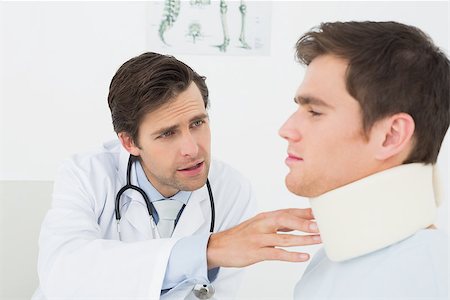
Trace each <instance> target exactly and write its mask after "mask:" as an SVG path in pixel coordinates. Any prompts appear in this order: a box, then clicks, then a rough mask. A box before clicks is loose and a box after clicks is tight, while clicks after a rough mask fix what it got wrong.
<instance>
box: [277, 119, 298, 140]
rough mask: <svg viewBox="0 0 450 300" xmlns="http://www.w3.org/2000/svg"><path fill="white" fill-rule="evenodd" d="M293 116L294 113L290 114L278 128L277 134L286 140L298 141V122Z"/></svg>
mask: <svg viewBox="0 0 450 300" xmlns="http://www.w3.org/2000/svg"><path fill="white" fill-rule="evenodd" d="M295 116H296V114H295V113H294V114H292V115H291V116H290V117H289V118H288V119H287V120H286V122H284V124H283V126H281V128H280V129H279V130H278V134H279V135H280V136H281V137H282V138H283V139H285V140H287V141H288V142H298V141H299V140H300V139H301V134H300V130H299V122H298V120H297V119H296V117H295Z"/></svg>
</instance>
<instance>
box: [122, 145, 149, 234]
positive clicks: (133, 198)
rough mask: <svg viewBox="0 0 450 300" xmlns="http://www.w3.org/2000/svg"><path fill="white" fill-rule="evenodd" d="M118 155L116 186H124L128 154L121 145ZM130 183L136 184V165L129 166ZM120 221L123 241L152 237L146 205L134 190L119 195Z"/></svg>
mask: <svg viewBox="0 0 450 300" xmlns="http://www.w3.org/2000/svg"><path fill="white" fill-rule="evenodd" d="M120 147H121V151H120V155H119V167H118V172H119V174H118V181H119V184H118V187H119V188H120V187H122V186H125V184H126V174H127V166H128V159H129V157H130V154H129V153H128V152H127V151H126V150H125V149H123V147H122V146H120ZM130 179H131V184H133V185H137V180H136V166H135V164H133V166H132V167H131V178H130ZM120 211H121V213H122V218H121V221H120V230H121V238H122V240H123V241H140V240H147V239H149V238H153V234H152V227H151V222H150V216H149V214H148V210H147V205H146V203H145V200H144V198H143V197H142V196H141V194H140V193H139V192H137V191H135V190H132V189H128V190H127V191H126V192H125V193H124V194H123V195H122V197H121V201H120Z"/></svg>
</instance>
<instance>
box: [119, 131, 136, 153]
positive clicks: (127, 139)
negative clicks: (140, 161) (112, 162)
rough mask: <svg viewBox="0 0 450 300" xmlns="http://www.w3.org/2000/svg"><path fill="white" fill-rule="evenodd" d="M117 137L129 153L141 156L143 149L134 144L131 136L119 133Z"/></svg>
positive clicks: (123, 132)
mask: <svg viewBox="0 0 450 300" xmlns="http://www.w3.org/2000/svg"><path fill="white" fill-rule="evenodd" d="M117 136H118V137H119V140H120V143H121V144H122V146H123V147H124V148H125V149H126V150H127V151H128V153H130V154H132V155H134V156H139V154H140V150H141V149H140V148H139V147H138V146H137V145H136V144H135V143H134V140H133V138H132V137H131V135H130V134H128V133H127V132H125V131H122V132H119V133H118V134H117Z"/></svg>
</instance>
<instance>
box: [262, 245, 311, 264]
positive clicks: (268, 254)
mask: <svg viewBox="0 0 450 300" xmlns="http://www.w3.org/2000/svg"><path fill="white" fill-rule="evenodd" d="M260 255H261V256H262V257H263V260H279V261H288V262H304V261H307V260H308V259H309V254H308V253H303V252H290V251H286V250H284V249H279V248H264V249H261V253H260Z"/></svg>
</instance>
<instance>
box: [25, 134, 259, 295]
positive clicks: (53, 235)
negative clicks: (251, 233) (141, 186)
mask: <svg viewBox="0 0 450 300" xmlns="http://www.w3.org/2000/svg"><path fill="white" fill-rule="evenodd" d="M128 157H129V155H128V153H127V152H126V151H125V150H124V149H123V147H122V146H121V145H120V143H119V142H118V141H113V142H109V143H106V144H105V145H104V147H103V148H102V149H101V150H100V151H97V152H95V153H91V154H86V155H77V156H75V157H74V158H73V159H71V160H69V161H67V162H66V163H65V164H63V166H62V167H61V169H60V171H59V174H58V176H57V180H56V181H55V187H54V192H53V202H52V207H51V209H50V211H49V212H48V214H47V215H46V217H45V220H44V222H43V224H42V228H41V234H40V239H39V247H40V253H39V259H38V274H39V279H40V288H39V289H38V290H37V291H36V293H35V295H34V296H33V300H38V299H48V300H50V299H59V300H62V299H100V298H102V299H159V298H160V291H161V286H162V282H163V279H164V275H165V270H166V265H167V262H168V259H169V256H170V252H171V249H172V247H173V245H174V244H175V243H176V241H177V240H178V239H179V238H181V237H184V236H189V235H194V234H198V233H206V232H209V227H210V220H211V210H210V202H209V197H208V191H207V188H206V186H204V187H202V188H200V189H198V190H196V191H194V192H193V193H192V195H191V197H190V200H189V203H188V205H187V206H186V208H185V209H184V211H183V214H182V215H181V218H180V219H179V221H178V225H177V227H176V228H175V231H174V233H173V237H172V238H170V239H157V238H154V237H153V236H152V230H151V226H150V221H149V216H148V213H147V209H146V206H145V202H144V200H143V199H142V197H141V196H140V195H139V194H138V193H137V192H136V191H134V190H128V191H127V192H125V194H124V196H122V199H121V207H122V209H121V213H122V221H121V236H122V241H119V237H118V233H117V229H116V228H117V227H116V221H115V214H114V203H115V197H116V194H117V192H118V190H119V189H120V188H121V187H123V186H124V185H125V182H126V178H125V177H126V168H127V161H128ZM131 174H132V177H131V182H132V183H134V184H136V178H135V171H134V166H133V169H132V173H131ZM209 180H210V183H211V188H212V191H213V194H214V201H215V207H216V221H215V231H216V232H217V231H222V230H224V229H227V228H230V227H233V226H234V225H236V224H239V223H240V222H242V221H243V220H245V219H247V218H249V217H251V216H252V215H253V213H254V210H255V207H254V205H255V204H254V203H255V202H254V201H253V198H252V193H251V188H250V185H249V183H248V181H247V180H245V179H243V178H242V176H241V175H240V174H239V173H238V172H237V171H235V170H233V169H231V168H230V167H228V166H227V165H225V164H223V163H220V162H217V161H214V160H213V162H212V163H211V168H210V173H209ZM186 259H189V257H186ZM238 273H239V274H240V272H238V270H237V269H227V268H221V269H220V271H219V274H218V277H217V279H216V280H215V282H214V283H213V284H214V287H215V289H216V293H215V299H224V298H232V297H234V296H235V294H236V292H237V289H238V286H239V281H240V276H236V275H238ZM195 283H196V282H194V281H192V282H183V283H182V284H179V285H178V286H177V287H175V288H173V289H172V290H171V291H170V292H168V293H167V294H165V295H163V296H161V299H183V298H185V299H196V298H195V296H194V295H193V293H192V292H191V290H192V287H193V286H194V284H195Z"/></svg>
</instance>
